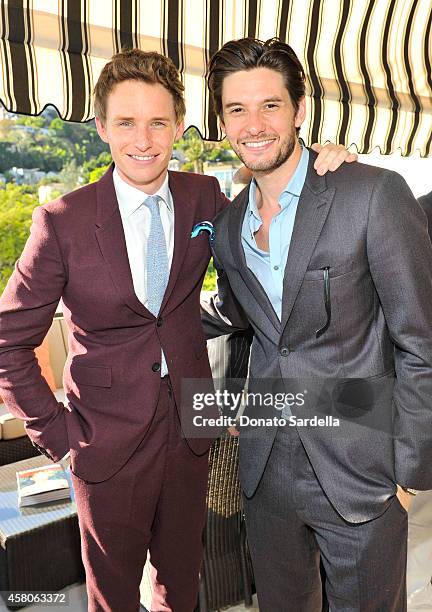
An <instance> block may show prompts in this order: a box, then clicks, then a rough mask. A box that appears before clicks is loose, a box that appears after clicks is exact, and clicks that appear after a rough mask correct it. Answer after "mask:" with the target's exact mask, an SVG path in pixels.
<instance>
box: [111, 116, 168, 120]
mask: <svg viewBox="0 0 432 612" xmlns="http://www.w3.org/2000/svg"><path fill="white" fill-rule="evenodd" d="M169 120H170V119H169V117H152V118H151V121H169ZM113 121H135V117H122V116H121V115H118V116H117V117H114V119H113Z"/></svg>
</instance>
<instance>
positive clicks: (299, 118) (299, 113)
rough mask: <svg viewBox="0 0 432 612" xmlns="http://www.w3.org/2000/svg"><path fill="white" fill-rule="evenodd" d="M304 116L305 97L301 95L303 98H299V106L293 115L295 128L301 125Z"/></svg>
mask: <svg viewBox="0 0 432 612" xmlns="http://www.w3.org/2000/svg"><path fill="white" fill-rule="evenodd" d="M305 118H306V99H305V97H304V96H303V98H301V99H300V101H299V107H298V110H297V113H296V116H295V120H294V125H295V127H296V128H299V127H300V126H301V124H302V123H303V121H304V120H305Z"/></svg>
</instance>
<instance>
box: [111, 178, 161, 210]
mask: <svg viewBox="0 0 432 612" xmlns="http://www.w3.org/2000/svg"><path fill="white" fill-rule="evenodd" d="M113 181H114V189H115V192H116V196H117V201H118V204H119V208H120V213H121V215H122V216H125V217H130V215H132V214H133V213H134V212H135V211H136V210H138V208H139V207H140V206H141V205H142V203H143V202H145V200H146V199H147V198H148V197H149V196H150V194H148V193H145V192H144V191H141V190H140V189H137V188H136V187H133V186H132V185H129V183H126V181H125V180H124V179H122V178H121V176H120V174H119V173H118V170H117V168H114V170H113ZM152 195H157V196H159V198H160V201H162V202H163V203H164V204H165V205H166V207H167V208H168V210H169V211H170V212H172V211H173V204H172V200H171V198H170V193H169V185H168V173H167V175H166V177H165V180H164V182H163V183H162V185H161V186H160V188H159V189H158V190H157V192H156V193H154V194H152Z"/></svg>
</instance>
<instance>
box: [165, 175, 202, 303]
mask: <svg viewBox="0 0 432 612" xmlns="http://www.w3.org/2000/svg"><path fill="white" fill-rule="evenodd" d="M168 176H169V188H170V191H171V195H172V199H173V205H174V252H173V259H172V264H171V270H170V275H169V279H168V286H167V288H166V291H165V295H164V298H163V301H162V305H161V312H162V310H163V309H164V307H165V306H166V304H167V302H168V300H169V298H170V295H171V294H172V292H173V289H174V287H175V284H176V282H177V278H178V275H179V273H180V270H181V267H182V265H183V261H184V258H185V257H186V252H187V249H188V246H189V242H190V236H191V231H192V228H193V224H194V218H195V209H196V201H197V197H196V194H194V193H193V192H191V191H189V190H188V188H187V184H186V183H185V181H182V180H181V175H178V174H176V173H175V172H169V175H168Z"/></svg>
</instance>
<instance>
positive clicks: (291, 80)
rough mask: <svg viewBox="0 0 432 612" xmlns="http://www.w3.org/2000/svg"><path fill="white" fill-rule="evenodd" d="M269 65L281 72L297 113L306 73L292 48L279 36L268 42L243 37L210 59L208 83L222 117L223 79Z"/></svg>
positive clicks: (214, 104)
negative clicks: (235, 73) (241, 71)
mask: <svg viewBox="0 0 432 612" xmlns="http://www.w3.org/2000/svg"><path fill="white" fill-rule="evenodd" d="M253 68H269V69H270V70H275V71H277V72H279V73H280V74H281V75H282V77H283V80H284V83H285V87H286V88H287V90H288V93H289V96H290V99H291V102H292V104H293V106H294V109H295V111H296V112H297V110H298V107H299V102H300V100H301V98H303V97H304V95H305V80H306V77H305V72H304V70H303V66H302V65H301V63H300V60H299V59H298V57H297V55H296V54H295V52H294V50H293V49H292V47H290V46H289V45H288V44H287V43H284V42H281V41H280V40H279V39H278V38H270V39H269V40H266V41H265V42H263V41H261V40H258V39H257V38H240V39H239V40H230V41H229V42H227V43H225V44H224V46H223V47H221V48H220V49H219V51H217V52H216V53H215V54H214V55H213V56H212V58H211V60H210V62H209V65H208V69H207V75H206V76H207V83H208V87H209V90H210V93H211V96H212V100H213V107H214V110H215V112H216V114H217V116H218V117H219V118H220V119H223V111H222V86H223V82H224V79H225V78H226V77H227V76H229V75H230V74H233V73H234V72H239V71H240V70H252V69H253Z"/></svg>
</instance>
